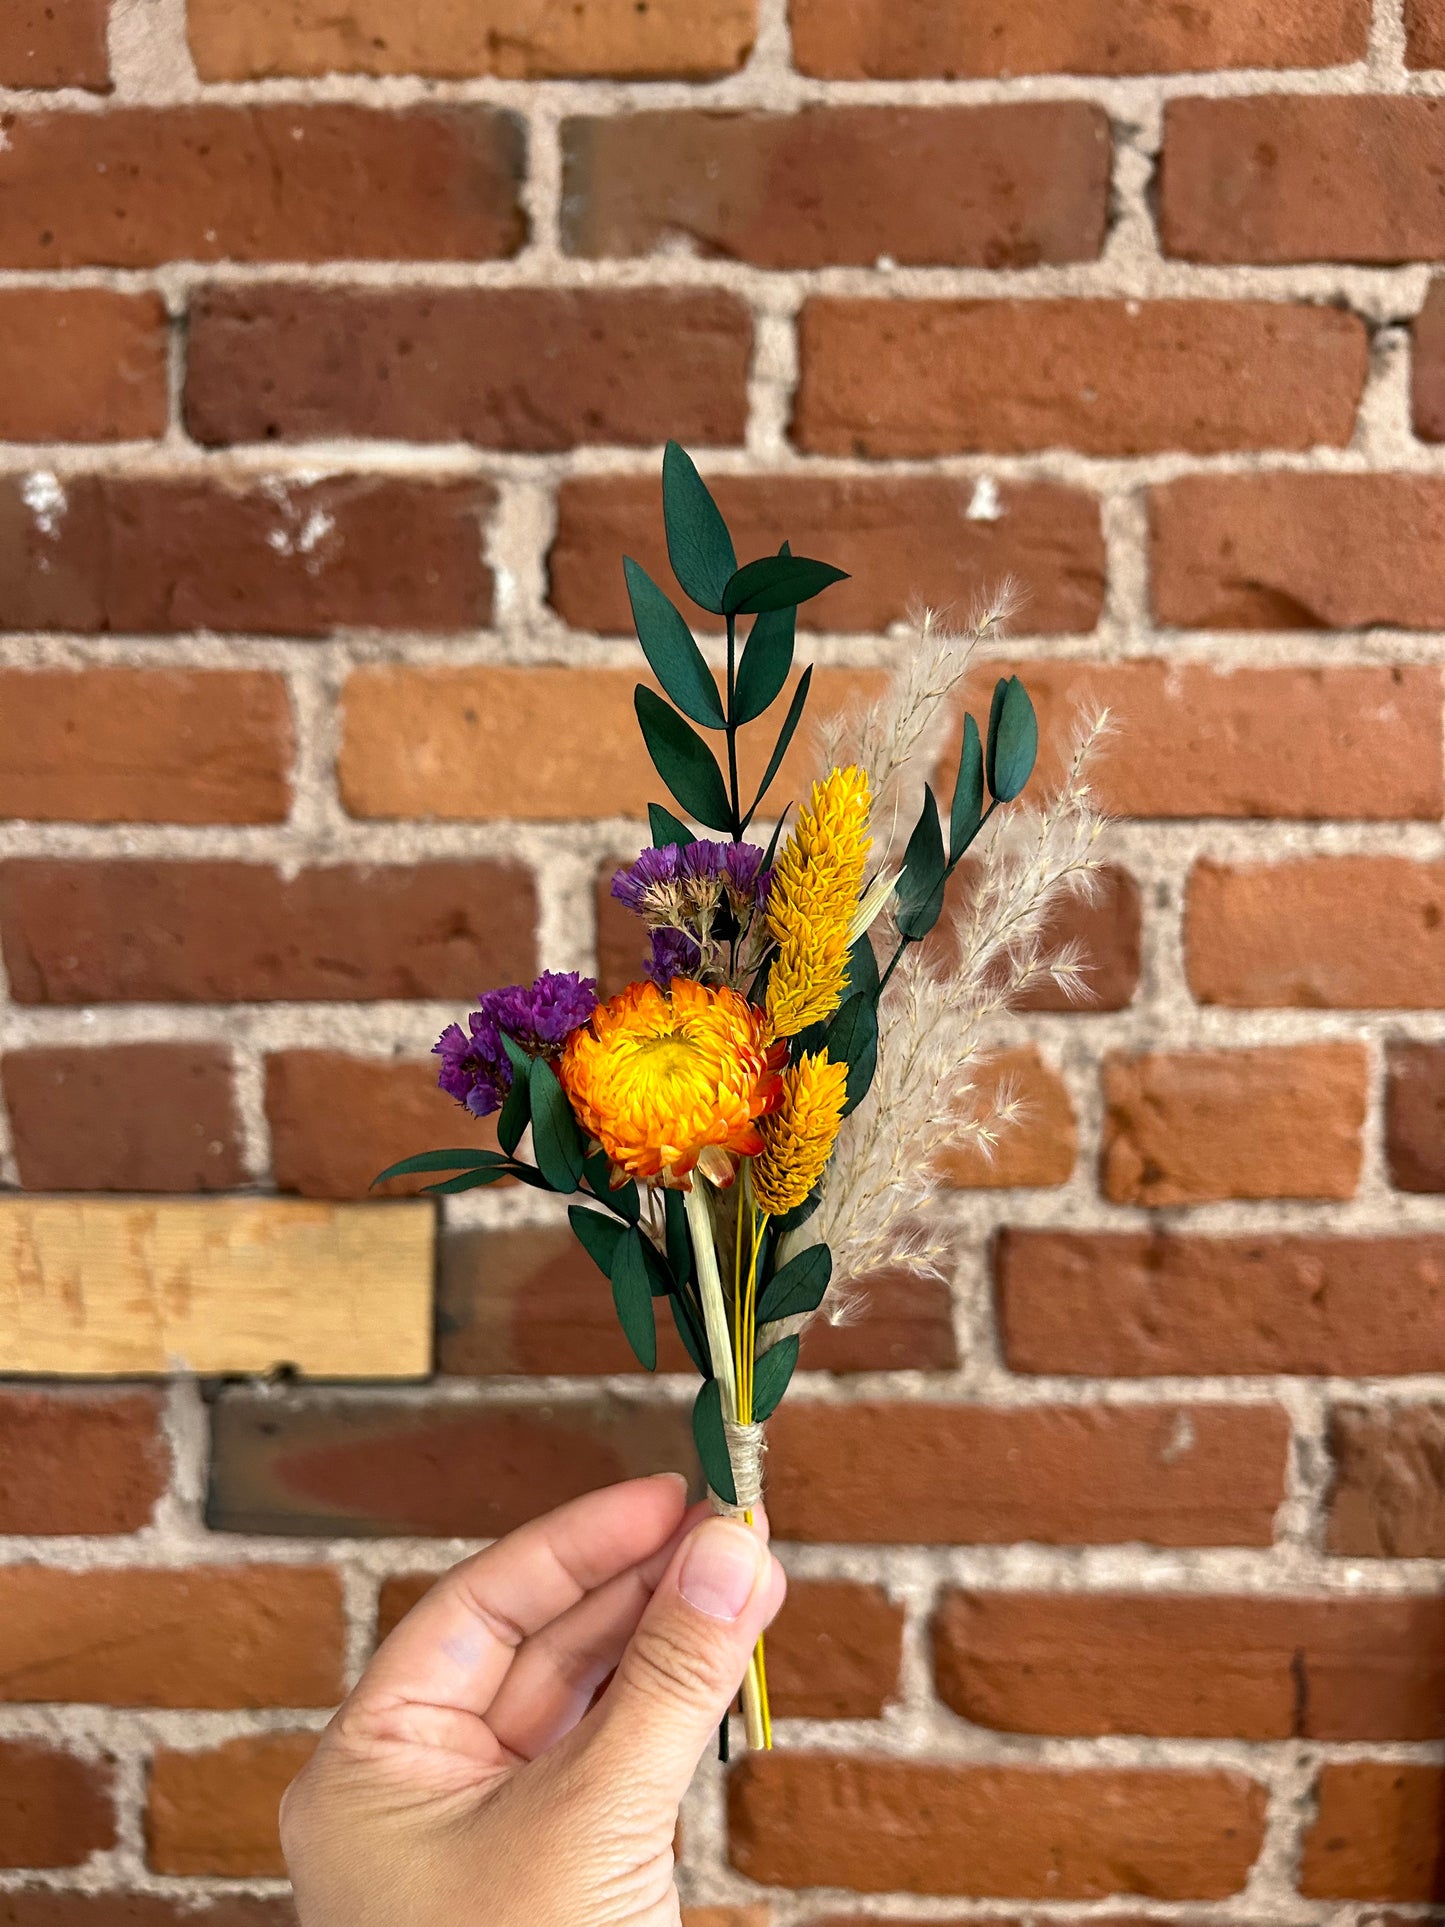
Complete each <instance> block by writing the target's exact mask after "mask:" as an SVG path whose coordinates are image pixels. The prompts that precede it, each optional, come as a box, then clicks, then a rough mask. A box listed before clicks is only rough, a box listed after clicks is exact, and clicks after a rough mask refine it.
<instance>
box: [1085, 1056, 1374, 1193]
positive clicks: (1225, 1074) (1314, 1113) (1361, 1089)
mask: <svg viewBox="0 0 1445 1927" xmlns="http://www.w3.org/2000/svg"><path fill="white" fill-rule="evenodd" d="M1368 1083H1369V1060H1368V1057H1367V1055H1366V1052H1365V1050H1364V1048H1363V1046H1361V1045H1357V1044H1298V1045H1291V1046H1280V1047H1278V1048H1264V1049H1260V1050H1221V1051H1174V1052H1165V1051H1158V1052H1152V1053H1149V1054H1146V1055H1143V1056H1139V1057H1123V1056H1114V1057H1110V1058H1109V1059H1107V1060H1106V1062H1105V1064H1104V1103H1105V1106H1106V1111H1105V1118H1104V1145H1103V1156H1102V1161H1101V1166H1100V1176H1101V1181H1102V1184H1103V1190H1104V1195H1105V1196H1106V1197H1108V1198H1111V1199H1112V1200H1113V1201H1114V1202H1115V1203H1116V1204H1144V1205H1152V1206H1158V1205H1167V1204H1203V1203H1206V1202H1208V1201H1209V1200H1211V1199H1219V1198H1352V1197H1353V1196H1354V1195H1355V1192H1356V1190H1357V1189H1358V1188H1359V1182H1360V1169H1361V1165H1362V1162H1363V1159H1364V1125H1365V1107H1366V1103H1367V1099H1368Z"/></svg>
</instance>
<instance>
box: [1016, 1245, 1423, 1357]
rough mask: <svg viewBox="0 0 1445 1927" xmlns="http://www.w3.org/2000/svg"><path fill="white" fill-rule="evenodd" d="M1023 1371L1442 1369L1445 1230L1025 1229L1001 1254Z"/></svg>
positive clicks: (1017, 1349) (1017, 1348)
mask: <svg viewBox="0 0 1445 1927" xmlns="http://www.w3.org/2000/svg"><path fill="white" fill-rule="evenodd" d="M994 1270H995V1276H996V1278H997V1282H998V1300H999V1305H998V1311H999V1325H1000V1337H1001V1340H1002V1344H1003V1348H1004V1356H1005V1358H1006V1359H1007V1361H1008V1365H1009V1368H1010V1369H1011V1370H1012V1371H1016V1372H1070V1373H1081V1374H1087V1375H1098V1376H1100V1377H1105V1378H1159V1377H1173V1376H1176V1375H1178V1376H1189V1375H1191V1374H1195V1373H1202V1374H1211V1375H1212V1374H1215V1373H1221V1374H1223V1373H1235V1372H1238V1373H1255V1372H1264V1373H1275V1372H1301V1373H1305V1374H1308V1375H1309V1376H1311V1377H1314V1376H1319V1377H1340V1378H1373V1377H1376V1376H1387V1375H1389V1374H1392V1373H1397V1372H1398V1373H1411V1372H1436V1371H1439V1372H1445V1241H1442V1240H1441V1239H1440V1238H1438V1237H1432V1236H1429V1235H1422V1236H1419V1237H1400V1238H1358V1237H1356V1238H1348V1237H1328V1238H1321V1237H1294V1236H1289V1237H1286V1236H1281V1235H1276V1234H1273V1233H1265V1234H1260V1235H1257V1236H1252V1237H1242V1238H1240V1237H1236V1238H1204V1237H1194V1236H1186V1235H1181V1234H1177V1233H1170V1232H1167V1231H1150V1232H1135V1231H1122V1232H1067V1231H1026V1230H1021V1229H1017V1228H1013V1227H1010V1228H1009V1229H1007V1230H1005V1231H1004V1232H1003V1233H1002V1235H1001V1236H1000V1238H999V1240H998V1242H997V1245H996V1246H995V1251H994Z"/></svg>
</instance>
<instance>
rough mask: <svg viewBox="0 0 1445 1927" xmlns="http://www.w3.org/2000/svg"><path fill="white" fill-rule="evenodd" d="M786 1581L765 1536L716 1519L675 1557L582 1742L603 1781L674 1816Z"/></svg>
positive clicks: (581, 1735) (584, 1728)
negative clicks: (625, 1786) (619, 1782)
mask: <svg viewBox="0 0 1445 1927" xmlns="http://www.w3.org/2000/svg"><path fill="white" fill-rule="evenodd" d="M786 1590H787V1582H786V1580H785V1578H784V1576H783V1569H782V1567H781V1566H780V1565H779V1564H778V1562H777V1560H776V1559H775V1558H774V1557H773V1556H772V1554H771V1553H770V1552H769V1551H768V1549H767V1547H766V1546H765V1545H764V1543H763V1541H762V1536H761V1534H760V1533H758V1532H756V1531H754V1530H752V1529H750V1528H749V1527H747V1526H745V1525H743V1524H741V1523H740V1522H739V1521H737V1520H734V1519H708V1520H705V1521H704V1522H703V1524H702V1525H700V1526H698V1527H697V1529H696V1530H695V1531H694V1532H691V1533H689V1535H688V1536H687V1538H686V1539H685V1540H684V1541H683V1543H682V1545H681V1547H680V1548H679V1549H678V1551H677V1552H676V1553H675V1554H674V1555H673V1558H672V1560H671V1562H670V1563H669V1565H668V1569H667V1572H666V1573H665V1574H664V1575H663V1578H662V1579H661V1581H660V1582H659V1584H658V1587H657V1590H656V1592H655V1593H654V1594H653V1596H652V1599H651V1601H650V1602H649V1604H648V1606H647V1609H646V1611H645V1612H644V1613H643V1615H642V1618H641V1620H640V1622H639V1624H638V1628H637V1631H636V1633H635V1634H634V1635H633V1637H632V1639H631V1641H630V1642H629V1644H628V1647H627V1650H626V1651H625V1652H624V1653H623V1655H622V1659H621V1662H620V1663H619V1665H618V1668H617V1676H616V1678H615V1679H614V1680H613V1682H612V1684H611V1686H610V1687H609V1688H608V1689H607V1692H606V1693H605V1694H604V1695H603V1697H602V1699H601V1700H600V1701H599V1702H598V1705H597V1707H596V1708H595V1710H594V1711H593V1712H592V1713H591V1714H589V1716H588V1719H587V1721H584V1723H583V1725H582V1726H581V1727H579V1728H578V1739H579V1742H580V1744H581V1747H582V1750H583V1753H584V1756H585V1757H586V1759H587V1761H588V1764H589V1765H590V1766H591V1767H592V1768H593V1769H594V1770H595V1771H597V1772H598V1773H599V1774H600V1775H601V1776H602V1778H603V1780H604V1782H607V1783H611V1782H612V1781H613V1780H614V1778H615V1777H616V1776H621V1777H622V1778H623V1779H625V1780H628V1781H631V1782H633V1783H634V1784H635V1785H636V1786H637V1787H639V1788H640V1789H641V1790H643V1791H644V1793H645V1795H650V1796H651V1797H653V1798H655V1799H656V1800H657V1801H658V1802H659V1804H660V1805H661V1806H662V1807H663V1808H666V1807H667V1805H668V1803H671V1804H673V1805H676V1803H677V1802H678V1801H679V1800H681V1798H682V1796H683V1794H684V1793H685V1792H686V1791H687V1788H688V1785H689V1783H690V1782H691V1780H692V1776H693V1774H694V1772H695V1771H696V1769H697V1763H698V1761H699V1759H700V1758H701V1757H702V1753H703V1750H704V1748H705V1747H707V1745H708V1744H709V1743H710V1741H711V1739H712V1736H713V1735H714V1734H715V1733H716V1731H717V1727H718V1722H719V1721H720V1720H721V1719H722V1717H723V1715H724V1713H726V1711H727V1710H728V1707H729V1706H730V1705H731V1704H732V1701H733V1699H734V1698H735V1697H736V1694H737V1691H738V1688H739V1686H740V1685H741V1684H742V1679H743V1675H744V1673H745V1672H746V1671H747V1666H748V1660H749V1657H750V1656H751V1654H752V1650H753V1647H754V1646H755V1645H756V1644H757V1641H758V1638H759V1635H760V1634H761V1633H762V1631H763V1629H764V1627H765V1626H767V1625H768V1624H769V1623H770V1622H771V1621H772V1619H773V1617H774V1615H775V1614H776V1613H777V1610H778V1608H779V1607H780V1606H781V1605H782V1603H783V1595H784V1593H785V1592H786Z"/></svg>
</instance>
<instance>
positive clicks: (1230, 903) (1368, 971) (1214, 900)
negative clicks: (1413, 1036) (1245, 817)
mask: <svg viewBox="0 0 1445 1927" xmlns="http://www.w3.org/2000/svg"><path fill="white" fill-rule="evenodd" d="M1442 923H1445V863H1413V862H1411V861H1410V860H1409V859H1408V858H1406V857H1396V856H1307V857H1296V858H1294V859H1293V860H1292V861H1286V862H1283V863H1268V864H1264V863H1262V864H1248V865H1246V864H1241V865H1238V866H1235V865H1231V864H1224V863H1216V862H1213V861H1212V860H1210V859H1208V858H1205V859H1204V860H1202V861H1201V862H1199V863H1196V864H1195V866H1194V868H1193V870H1192V871H1191V872H1190V876H1189V883H1188V888H1187V893H1186V899H1185V956H1186V962H1187V968H1188V973H1189V987H1190V989H1191V990H1192V991H1193V992H1194V995H1195V996H1196V997H1197V998H1198V999H1199V1001H1200V1002H1201V1003H1204V1004H1232V1005H1235V1006H1238V1007H1241V1008H1245V1009H1248V1008H1251V1007H1253V1008H1264V1009H1286V1008H1290V1007H1297V1008H1301V1009H1344V1010H1373V1009H1379V1010H1390V1009H1398V1010H1431V1009H1435V1008H1437V1007H1439V1006H1440V1005H1442V1004H1445V935H1442Z"/></svg>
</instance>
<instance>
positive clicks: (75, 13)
mask: <svg viewBox="0 0 1445 1927" xmlns="http://www.w3.org/2000/svg"><path fill="white" fill-rule="evenodd" d="M109 17H110V0H64V5H59V4H57V0H10V4H9V5H8V6H7V7H6V10H5V18H4V19H3V20H0V87H89V88H91V89H92V90H93V91H94V92H96V93H105V92H107V91H108V90H109V87H110V54H109V52H108V51H107V48H106V22H107V20H108V19H109ZM0 1919H3V1916H0Z"/></svg>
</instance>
